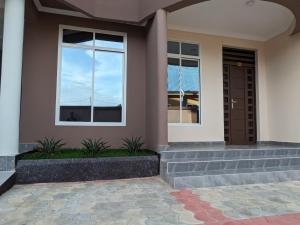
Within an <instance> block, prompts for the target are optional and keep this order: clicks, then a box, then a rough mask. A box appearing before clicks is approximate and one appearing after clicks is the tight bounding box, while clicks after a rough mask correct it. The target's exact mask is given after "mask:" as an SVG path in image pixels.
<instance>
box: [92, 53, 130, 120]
mask: <svg viewBox="0 0 300 225" xmlns="http://www.w3.org/2000/svg"><path fill="white" fill-rule="evenodd" d="M123 58H124V54H123V53H116V52H103V51H96V53H95V84H94V85H95V86H94V122H122V107H123V82H124V81H123V66H124V65H123V64H124V63H123Z"/></svg>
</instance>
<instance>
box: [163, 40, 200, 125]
mask: <svg viewBox="0 0 300 225" xmlns="http://www.w3.org/2000/svg"><path fill="white" fill-rule="evenodd" d="M200 87H201V86H200V56H199V45H197V44H191V43H184V42H175V41H169V42H168V120H169V123H170V124H200V122H201V115H200V114H201V113H200V112H201V110H200Z"/></svg>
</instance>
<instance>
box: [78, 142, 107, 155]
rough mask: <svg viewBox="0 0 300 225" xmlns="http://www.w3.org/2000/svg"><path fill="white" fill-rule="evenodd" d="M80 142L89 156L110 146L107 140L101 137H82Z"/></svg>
mask: <svg viewBox="0 0 300 225" xmlns="http://www.w3.org/2000/svg"><path fill="white" fill-rule="evenodd" d="M81 144H82V145H83V146H84V149H85V150H86V151H87V153H88V154H90V155H91V156H95V155H96V154H97V153H99V152H102V151H105V150H107V149H108V148H110V146H109V145H107V142H106V141H104V140H103V139H102V138H99V139H89V138H87V139H84V140H83V141H82V142H81Z"/></svg>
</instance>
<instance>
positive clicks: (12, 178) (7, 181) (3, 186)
mask: <svg viewBox="0 0 300 225" xmlns="http://www.w3.org/2000/svg"><path fill="white" fill-rule="evenodd" d="M15 182H16V174H15V172H14V171H5V172H0V195H2V194H3V193H4V192H6V191H8V190H9V189H10V188H11V187H12V186H13V185H14V184H15Z"/></svg>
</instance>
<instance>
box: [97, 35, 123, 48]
mask: <svg viewBox="0 0 300 225" xmlns="http://www.w3.org/2000/svg"><path fill="white" fill-rule="evenodd" d="M95 45H96V46H98V47H103V48H117V49H124V37H123V36H116V35H110V34H96V40H95Z"/></svg>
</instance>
